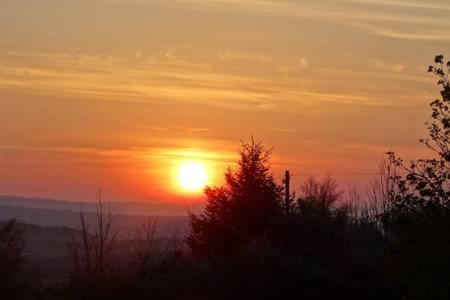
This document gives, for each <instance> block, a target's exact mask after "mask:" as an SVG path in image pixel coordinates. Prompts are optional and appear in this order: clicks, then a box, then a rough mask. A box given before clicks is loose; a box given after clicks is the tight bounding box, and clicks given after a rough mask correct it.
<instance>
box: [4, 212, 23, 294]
mask: <svg viewBox="0 0 450 300" xmlns="http://www.w3.org/2000/svg"><path fill="white" fill-rule="evenodd" d="M23 251H24V241H23V227H22V224H20V223H19V222H18V221H17V220H15V219H12V220H8V221H4V222H0V290H1V291H2V294H3V296H7V297H11V299H12V298H14V297H19V295H21V294H22V292H23V291H21V289H23V287H21V286H20V285H21V284H20V283H19V282H18V280H17V277H19V276H20V274H19V273H20V266H21V265H22V263H23V262H24V257H23Z"/></svg>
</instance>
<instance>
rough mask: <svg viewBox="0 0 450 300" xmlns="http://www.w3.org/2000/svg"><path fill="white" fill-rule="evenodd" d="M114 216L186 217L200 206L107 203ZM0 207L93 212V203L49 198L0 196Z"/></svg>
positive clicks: (164, 203) (163, 203)
mask: <svg viewBox="0 0 450 300" xmlns="http://www.w3.org/2000/svg"><path fill="white" fill-rule="evenodd" d="M108 204H109V205H110V207H111V209H112V211H113V212H114V213H115V214H126V215H138V216H186V215H187V212H188V211H198V210H201V209H202V205H200V204H195V205H189V206H187V205H182V204H177V203H170V202H108ZM0 205H2V206H12V207H16V206H19V207H26V208H36V209H51V210H71V211H76V212H79V211H81V210H82V211H85V212H93V211H95V208H96V204H95V203H94V202H81V201H77V202H70V201H64V200H56V199H49V198H28V197H18V196H11V195H0Z"/></svg>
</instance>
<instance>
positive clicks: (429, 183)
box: [384, 55, 450, 299]
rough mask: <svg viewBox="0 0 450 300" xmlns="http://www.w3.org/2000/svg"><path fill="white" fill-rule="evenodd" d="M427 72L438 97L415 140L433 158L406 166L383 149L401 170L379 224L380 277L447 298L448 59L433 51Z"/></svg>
mask: <svg viewBox="0 0 450 300" xmlns="http://www.w3.org/2000/svg"><path fill="white" fill-rule="evenodd" d="M434 62H435V65H434V66H430V67H429V70H428V71H429V72H431V73H433V74H434V75H435V76H437V77H438V85H439V86H440V88H441V92H440V94H441V98H439V99H436V100H434V101H433V102H431V104H430V106H431V110H432V114H431V121H430V122H427V123H426V126H427V129H428V132H429V138H426V139H422V140H420V141H421V142H422V143H423V144H425V145H426V146H427V147H428V148H429V149H430V150H431V151H432V153H433V154H434V156H435V157H434V158H429V159H419V160H417V161H411V162H410V163H409V165H405V164H404V162H403V161H402V160H401V159H400V158H397V157H396V156H395V154H394V153H392V152H389V153H388V155H389V157H390V160H391V162H392V163H393V164H394V165H395V166H396V167H397V168H399V169H400V171H403V173H404V175H403V176H401V175H397V176H395V177H394V178H393V180H395V181H396V182H397V193H396V194H395V195H393V197H392V203H391V206H392V207H391V209H390V211H389V212H387V213H386V214H385V216H384V223H385V226H386V228H387V232H388V234H389V236H390V238H391V243H390V246H391V249H390V252H389V253H388V256H387V258H386V265H387V270H386V276H387V278H388V281H389V282H390V283H391V284H392V286H393V288H394V289H396V290H397V292H398V293H399V294H401V295H404V297H406V298H407V299H448V297H450V284H449V282H448V278H449V276H450V263H449V260H448V253H450V173H449V168H450V151H449V147H450V114H449V104H450V83H449V73H450V62H447V63H446V64H445V65H444V57H443V56H442V55H439V56H436V58H435V61H434Z"/></svg>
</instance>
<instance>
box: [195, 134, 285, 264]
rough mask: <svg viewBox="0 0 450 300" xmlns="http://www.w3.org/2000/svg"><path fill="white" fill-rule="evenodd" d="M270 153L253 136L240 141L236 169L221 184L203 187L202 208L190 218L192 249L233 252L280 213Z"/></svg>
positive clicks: (260, 232)
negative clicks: (204, 199) (203, 202)
mask: <svg viewBox="0 0 450 300" xmlns="http://www.w3.org/2000/svg"><path fill="white" fill-rule="evenodd" d="M270 154H271V151H270V150H266V149H265V148H264V146H263V145H262V144H261V143H255V142H254V141H253V139H252V141H251V142H250V143H245V142H243V143H242V149H241V151H240V160H239V161H238V167H237V170H235V171H234V170H231V169H228V170H227V172H226V173H225V184H224V185H223V186H220V187H207V188H206V189H205V194H206V197H207V205H206V208H205V211H204V213H203V214H201V215H192V216H191V220H190V225H191V234H190V236H189V237H188V243H189V245H190V247H191V248H192V250H193V251H194V252H195V253H199V254H206V255H230V254H233V253H234V252H235V251H237V250H238V249H239V248H240V247H241V246H242V244H243V243H244V242H245V241H246V240H248V238H250V237H252V236H255V235H258V234H262V233H263V232H264V231H265V230H266V229H267V227H268V226H269V224H270V223H271V220H273V218H274V217H275V216H276V215H277V214H279V213H280V209H281V197H282V188H281V186H279V185H278V184H277V183H275V180H274V178H273V176H272V175H271V174H270V171H269V167H270V164H269V158H270Z"/></svg>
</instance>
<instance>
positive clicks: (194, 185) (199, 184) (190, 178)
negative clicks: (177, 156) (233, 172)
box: [177, 161, 208, 192]
mask: <svg viewBox="0 0 450 300" xmlns="http://www.w3.org/2000/svg"><path fill="white" fill-rule="evenodd" d="M177 179H178V184H179V185H180V187H181V188H182V189H183V191H187V192H200V191H202V190H203V188H204V187H205V186H206V183H207V181H208V173H207V171H206V168H205V165H204V164H202V163H200V162H196V161H186V162H183V163H182V164H181V165H180V167H179V170H178V178H177Z"/></svg>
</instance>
